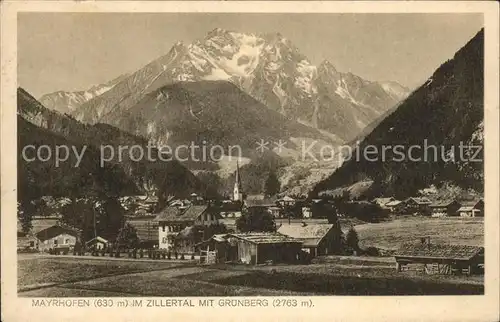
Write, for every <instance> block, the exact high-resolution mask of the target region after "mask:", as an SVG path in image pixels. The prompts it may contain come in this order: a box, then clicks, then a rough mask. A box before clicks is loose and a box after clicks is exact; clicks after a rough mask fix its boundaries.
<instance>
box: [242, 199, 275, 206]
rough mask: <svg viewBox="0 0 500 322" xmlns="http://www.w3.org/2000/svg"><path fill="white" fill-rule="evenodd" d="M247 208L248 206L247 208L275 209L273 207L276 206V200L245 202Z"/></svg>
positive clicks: (251, 200)
mask: <svg viewBox="0 0 500 322" xmlns="http://www.w3.org/2000/svg"><path fill="white" fill-rule="evenodd" d="M245 206H247V207H273V206H276V200H274V199H250V200H245Z"/></svg>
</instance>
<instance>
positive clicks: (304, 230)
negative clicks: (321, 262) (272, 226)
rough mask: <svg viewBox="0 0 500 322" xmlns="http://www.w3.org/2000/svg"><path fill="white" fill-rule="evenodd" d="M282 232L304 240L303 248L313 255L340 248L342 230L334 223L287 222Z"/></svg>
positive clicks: (329, 252) (281, 228)
mask: <svg viewBox="0 0 500 322" xmlns="http://www.w3.org/2000/svg"><path fill="white" fill-rule="evenodd" d="M278 232H279V233H280V234H283V235H286V236H289V237H292V238H295V239H298V240H300V241H302V243H303V244H302V250H304V251H306V252H307V253H309V254H311V255H312V256H321V255H330V254H334V253H337V252H338V251H339V250H340V241H341V236H340V231H338V232H337V231H336V230H335V229H334V225H333V224H306V223H301V224H288V225H287V224H285V225H282V226H281V227H279V228H278Z"/></svg>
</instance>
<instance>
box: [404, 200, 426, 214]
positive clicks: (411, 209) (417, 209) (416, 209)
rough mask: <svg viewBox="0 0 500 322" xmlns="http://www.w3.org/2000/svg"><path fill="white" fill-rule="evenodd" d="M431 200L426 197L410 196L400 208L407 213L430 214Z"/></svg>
mask: <svg viewBox="0 0 500 322" xmlns="http://www.w3.org/2000/svg"><path fill="white" fill-rule="evenodd" d="M431 203H432V202H431V201H430V200H429V199H428V198H425V197H410V198H408V199H406V200H405V201H404V202H403V203H402V205H403V207H401V206H400V207H399V209H401V210H403V211H404V212H405V213H407V214H418V215H428V214H430V205H431Z"/></svg>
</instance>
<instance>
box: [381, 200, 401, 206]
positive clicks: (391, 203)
mask: <svg viewBox="0 0 500 322" xmlns="http://www.w3.org/2000/svg"><path fill="white" fill-rule="evenodd" d="M401 202H402V201H400V200H393V201H389V202H388V203H386V204H385V206H387V207H395V206H397V205H399V204H400V203H401Z"/></svg>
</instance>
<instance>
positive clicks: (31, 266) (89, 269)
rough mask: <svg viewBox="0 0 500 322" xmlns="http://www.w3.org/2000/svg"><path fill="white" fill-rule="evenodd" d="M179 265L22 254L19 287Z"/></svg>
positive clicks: (18, 279) (19, 257)
mask: <svg viewBox="0 0 500 322" xmlns="http://www.w3.org/2000/svg"><path fill="white" fill-rule="evenodd" d="M178 265H180V264H179V263H178V262H176V263H173V262H152V261H151V262H146V261H127V260H122V261H120V260H114V259H96V258H92V257H88V258H72V256H68V257H63V256H60V257H53V256H43V255H21V256H18V267H17V275H18V277H17V282H18V289H31V288H37V287H40V286H44V285H57V284H60V283H66V282H73V281H81V280H87V279H93V278H98V277H102V276H110V275H121V274H130V273H134V272H145V271H151V270H158V269H167V268H171V267H175V266H178Z"/></svg>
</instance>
